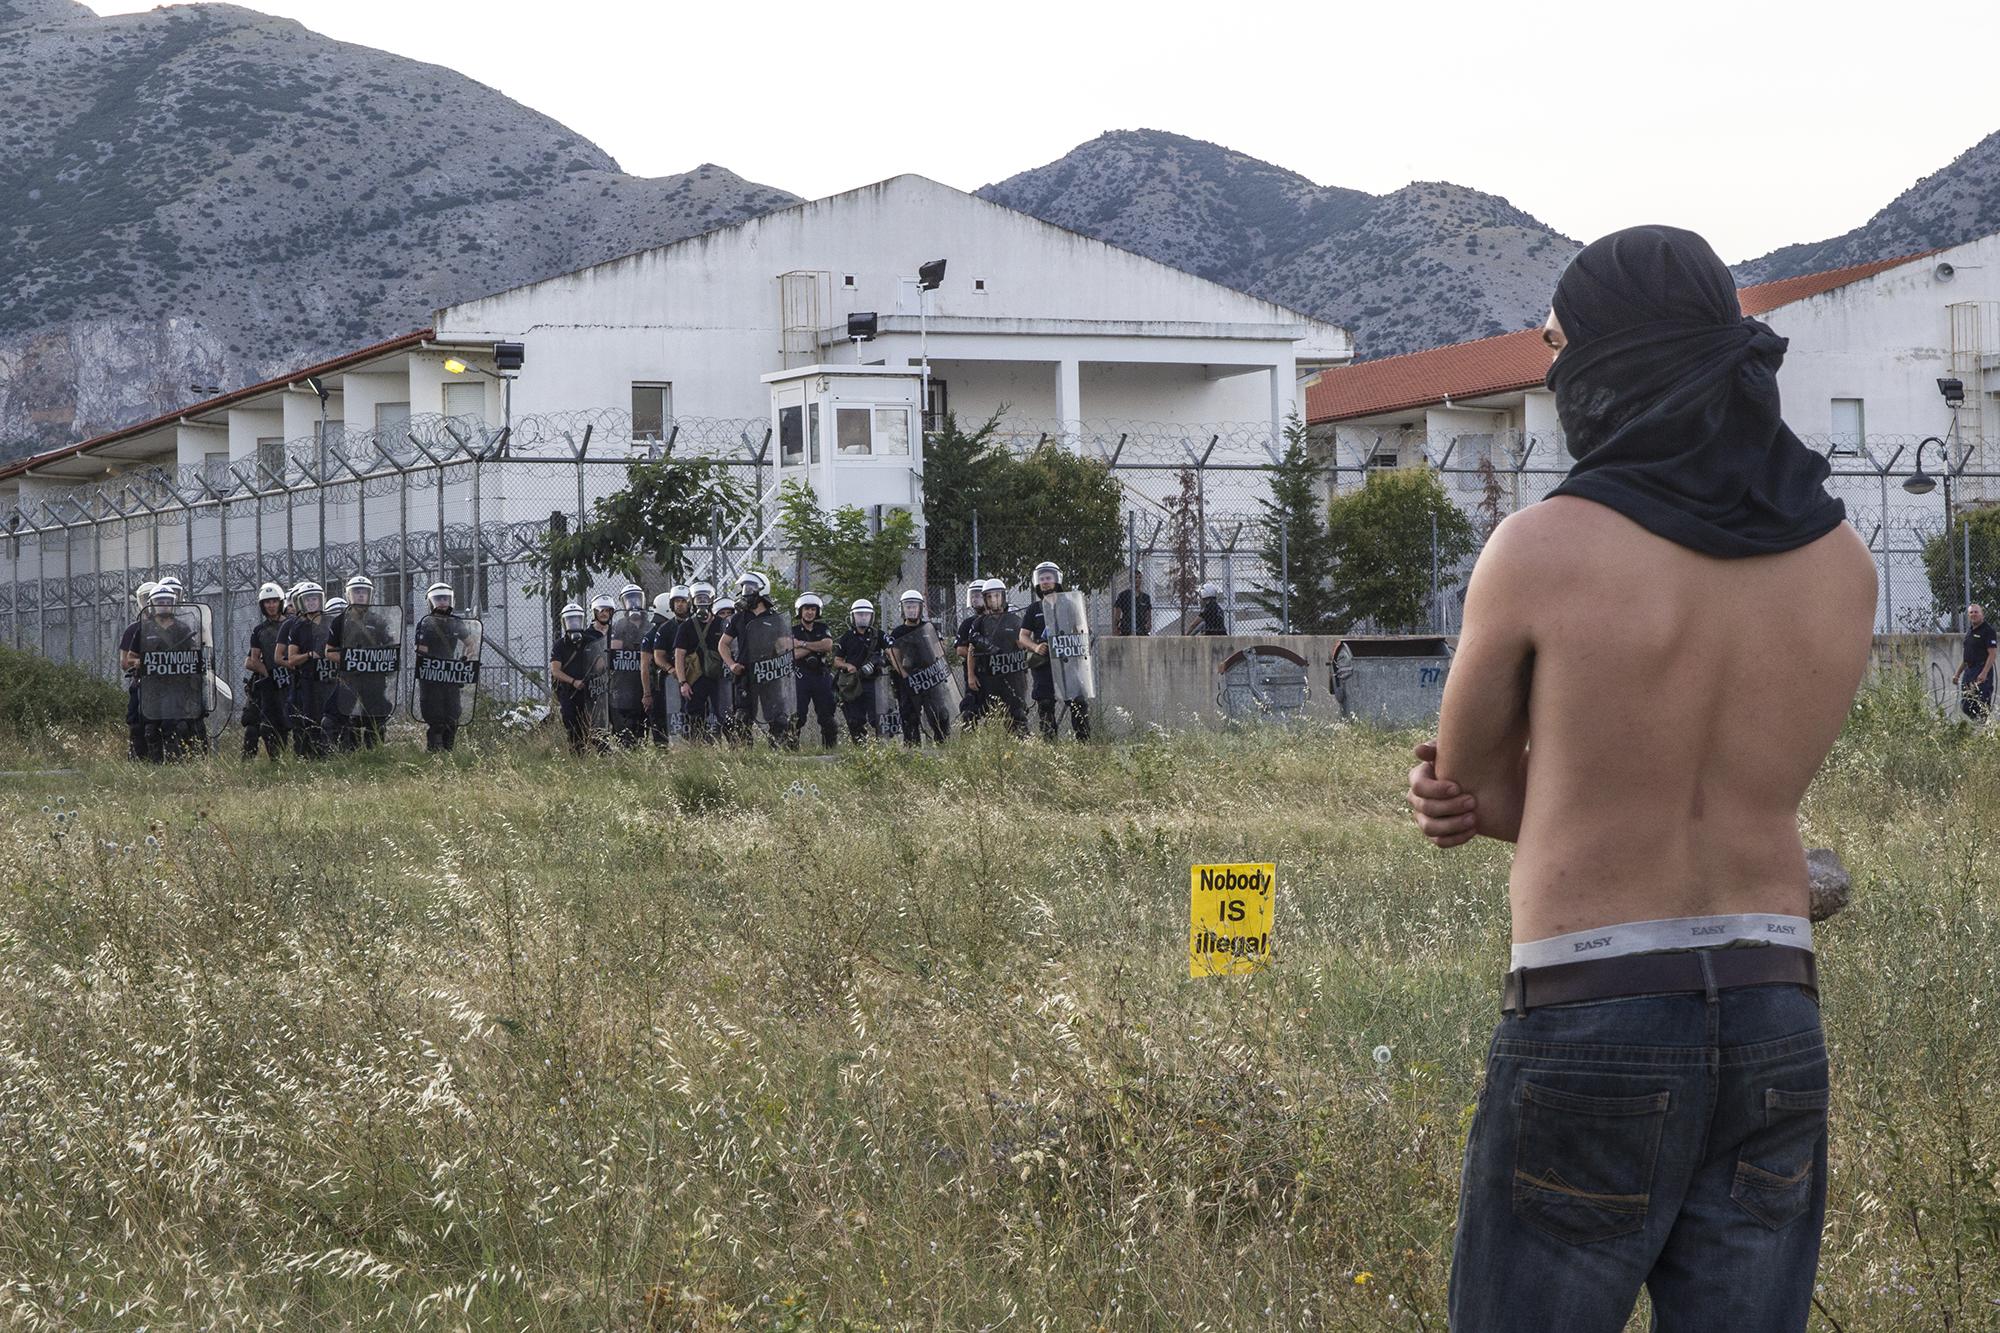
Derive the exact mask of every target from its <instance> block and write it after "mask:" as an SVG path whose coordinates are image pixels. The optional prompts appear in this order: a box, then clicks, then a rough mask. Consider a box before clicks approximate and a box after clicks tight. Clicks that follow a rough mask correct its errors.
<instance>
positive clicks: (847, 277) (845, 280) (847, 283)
mask: <svg viewBox="0 0 2000 1333" xmlns="http://www.w3.org/2000/svg"><path fill="white" fill-rule="evenodd" d="M840 285H841V286H843V287H846V288H850V289H851V288H853V286H854V275H853V274H852V273H843V274H841V275H840Z"/></svg>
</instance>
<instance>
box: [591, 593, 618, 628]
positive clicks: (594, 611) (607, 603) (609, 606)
mask: <svg viewBox="0 0 2000 1333" xmlns="http://www.w3.org/2000/svg"><path fill="white" fill-rule="evenodd" d="M600 611H601V612H603V613H604V614H603V615H602V616H599V615H598V612H600ZM616 614H618V603H617V602H615V601H613V600H612V599H611V595H610V594H609V593H602V592H601V593H599V594H597V596H595V597H593V598H591V599H590V618H591V619H592V620H595V621H596V622H597V623H598V624H600V625H608V624H610V623H611V617H612V616H614V615H616Z"/></svg>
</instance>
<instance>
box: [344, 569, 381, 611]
mask: <svg viewBox="0 0 2000 1333" xmlns="http://www.w3.org/2000/svg"><path fill="white" fill-rule="evenodd" d="M356 594H360V595H359V596H357V595H356ZM347 600H348V601H349V602H351V603H353V604H354V605H355V606H366V605H368V604H369V603H370V602H372V601H374V600H375V580H374V579H371V578H369V577H368V576H367V575H366V574H356V575H355V576H354V577H353V578H351V579H349V580H348V581H347Z"/></svg>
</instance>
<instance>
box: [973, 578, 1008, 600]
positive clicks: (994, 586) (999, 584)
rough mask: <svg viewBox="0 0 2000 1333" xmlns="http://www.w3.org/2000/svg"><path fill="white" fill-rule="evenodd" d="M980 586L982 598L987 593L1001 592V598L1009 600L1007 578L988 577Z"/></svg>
mask: <svg viewBox="0 0 2000 1333" xmlns="http://www.w3.org/2000/svg"><path fill="white" fill-rule="evenodd" d="M979 587H980V592H981V596H982V599H983V597H984V594H986V593H989V592H997V593H999V594H1000V600H1002V601H1005V600H1007V580H1005V579H987V580H986V581H985V582H983V583H981V584H980V585H979Z"/></svg>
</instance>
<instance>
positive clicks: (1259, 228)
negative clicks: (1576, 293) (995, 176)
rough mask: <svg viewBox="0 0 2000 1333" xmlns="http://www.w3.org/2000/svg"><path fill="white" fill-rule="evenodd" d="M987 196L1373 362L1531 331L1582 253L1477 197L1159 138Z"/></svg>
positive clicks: (1108, 148) (1115, 139)
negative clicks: (1258, 307)
mask: <svg viewBox="0 0 2000 1333" xmlns="http://www.w3.org/2000/svg"><path fill="white" fill-rule="evenodd" d="M979 193H980V194H981V195H983V196H984V197H986V198H988V199H992V200H994V201H996V202H998V203H1002V204H1006V205H1008V206H1009V207H1011V208H1018V209H1021V210H1022V211H1024V212H1028V213H1033V214H1034V215H1035V216H1037V217H1040V218H1045V219H1047V220H1048V221H1050V222H1054V223H1057V224H1058V225H1060V226H1064V227H1068V228H1070V229H1071V230H1073V231H1080V232H1083V233H1085V234H1086V235H1090V236H1095V237H1098V238H1099V239H1101V240H1105V241H1109V242H1111V243H1112V244H1114V245H1122V246H1124V247H1126V248H1127V249H1131V250H1137V251H1138V252H1139V253H1141V254H1143V255H1147V256H1150V257H1151V258H1154V259H1158V260H1160V261H1162V262H1163V263H1168V264H1173V265H1175V266H1176V267H1179V268H1185V269H1189V270H1191V271H1192V272H1195V273H1199V274H1201V275H1202V276H1203V277H1207V278H1213V279H1215V280H1216V281H1217V282H1222V283H1227V284H1228V285H1230V286H1232V287H1240V288H1242V289H1243V290H1245V291H1249V292H1254V293H1256V294H1257V295H1259V296H1263V297H1267V298H1269V299H1270V300H1273V301H1278V302H1281V303H1283V304H1285V305H1288V306H1292V307H1294V308H1296V309H1299V310H1303V311H1305V312H1307V313H1308V314H1313V315H1318V316H1320V317H1322V318H1325V319H1330V320H1332V321H1334V322H1335V323H1338V324H1344V325H1346V326H1348V327H1349V328H1352V329H1353V330H1354V333H1355V338H1356V342H1357V349H1358V351H1359V354H1360V355H1361V356H1362V357H1364V358H1370V357H1380V356H1390V355H1393V354H1395V353H1398V352H1409V351H1415V350H1417V349H1419V348H1423V347H1431V346H1435V345H1436V344H1438V343H1445V342H1456V341H1459V340H1460V339H1465V338H1482V337H1486V336H1487V335H1489V334H1495V333H1505V332H1508V331H1509V330H1512V329H1518V328H1526V327H1527V326H1529V325H1530V324H1533V323H1535V322H1536V321H1537V320H1539V319H1540V318H1541V316H1542V314H1543V313H1544V312H1545V311H1546V310H1547V309H1548V298H1549V291H1550V290H1551V289H1552V288H1553V287H1554V286H1555V280H1556V277H1557V276H1558V275H1559V274H1560V273H1561V272H1562V269H1563V265H1565V264H1567V263H1568V262H1569V257H1570V256H1571V255H1572V254H1574V253H1576V249H1577V245H1576V243H1575V242H1574V241H1571V240H1570V239H1569V238H1567V237H1565V236H1563V235H1561V234H1560V233H1558V232H1556V231H1553V230H1551V229H1550V228H1549V227H1547V226H1545V225H1543V224H1542V223H1540V222H1538V221H1536V220H1535V219H1534V218H1532V217H1530V216H1529V215H1528V214H1526V213H1523V212H1522V211H1521V210H1520V209H1518V208H1515V207H1514V206H1513V205H1511V204H1509V203H1508V202H1507V201H1506V200H1504V199H1501V198H1498V197H1496V196H1494V195H1490V194H1481V193H1479V192H1478V191H1477V190H1468V189H1465V188H1463V187H1461V186H1457V185H1450V184H1446V183H1444V182H1441V181H1421V182H1417V183H1415V184H1412V185H1407V186H1404V187H1403V188H1402V189H1400V190H1397V191H1395V192H1393V193H1391V194H1386V195H1380V196H1377V195H1371V194H1365V193H1363V192H1361V191H1359V190H1347V189H1341V188H1340V187H1338V186H1326V185H1316V184H1314V183H1313V182H1312V181H1310V180H1307V179H1306V178H1305V177H1304V176H1301V175H1299V174H1297V173H1296V172H1291V171H1286V170H1284V169H1283V168H1281V167H1275V166H1272V165H1271V164H1270V163H1268V162H1261V161H1259V160H1257V159H1256V158H1254V157H1248V156H1246V155H1244V154H1242V153H1236V152H1231V151H1230V150H1229V149H1227V148H1222V147H1218V146H1217V145H1215V144H1211V143H1204V142H1202V141H1201V140H1199V139H1189V138H1185V137H1183V136H1181V135H1178V134H1165V133H1162V132H1160V131H1157V130H1118V131H1114V132H1112V133H1109V134H1103V135H1099V136H1098V137H1097V138H1095V139H1093V140H1091V141H1090V142H1089V143H1087V144H1084V145H1082V146H1081V147H1079V148H1076V149H1074V150H1072V151H1071V152H1069V153H1068V154H1066V155H1064V156H1063V157H1061V158H1059V159H1057V160H1056V161H1054V162H1051V163H1049V164H1048V165H1047V166H1042V167H1036V168H1035V169H1034V170H1032V171H1024V172H1022V173H1021V174H1020V175H1018V176H1010V177H1009V178H1007V179H1006V180H1004V181H1001V182H999V183H998V184H995V185H988V186H986V187H985V188H984V189H982V190H981V191H980V192H979Z"/></svg>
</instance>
